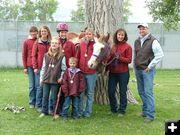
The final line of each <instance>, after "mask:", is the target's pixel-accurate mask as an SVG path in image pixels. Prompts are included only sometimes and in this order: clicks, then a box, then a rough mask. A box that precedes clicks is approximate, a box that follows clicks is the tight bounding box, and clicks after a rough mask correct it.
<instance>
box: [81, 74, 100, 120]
mask: <svg viewBox="0 0 180 135" xmlns="http://www.w3.org/2000/svg"><path fill="white" fill-rule="evenodd" d="M84 77H85V80H86V90H85V91H84V92H83V93H81V95H80V98H79V116H82V115H84V116H85V117H90V115H91V113H92V107H93V101H94V89H95V85H96V78H97V74H96V73H95V74H84ZM85 96H86V97H87V98H86V100H84V97H85ZM84 103H85V104H86V106H85V110H84Z"/></svg>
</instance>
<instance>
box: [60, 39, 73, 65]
mask: <svg viewBox="0 0 180 135" xmlns="http://www.w3.org/2000/svg"><path fill="white" fill-rule="evenodd" d="M59 40H60V43H61V46H62V49H63V50H64V55H65V58H66V65H67V67H69V58H71V57H75V46H74V44H73V43H72V42H71V41H66V40H64V41H63V40H62V39H60V38H59Z"/></svg>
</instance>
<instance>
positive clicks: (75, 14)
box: [71, 0, 85, 21]
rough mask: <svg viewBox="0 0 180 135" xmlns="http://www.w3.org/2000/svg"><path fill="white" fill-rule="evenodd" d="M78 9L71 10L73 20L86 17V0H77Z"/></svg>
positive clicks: (82, 19) (81, 19) (80, 19)
mask: <svg viewBox="0 0 180 135" xmlns="http://www.w3.org/2000/svg"><path fill="white" fill-rule="evenodd" d="M77 7H78V8H77V10H72V11H71V20H72V21H84V20H85V17H84V14H85V5H84V0H78V1H77Z"/></svg>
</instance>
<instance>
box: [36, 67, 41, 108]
mask: <svg viewBox="0 0 180 135" xmlns="http://www.w3.org/2000/svg"><path fill="white" fill-rule="evenodd" d="M35 85H36V107H37V108H39V109H41V108H42V95H43V90H42V88H41V86H40V70H39V71H38V73H37V74H35Z"/></svg>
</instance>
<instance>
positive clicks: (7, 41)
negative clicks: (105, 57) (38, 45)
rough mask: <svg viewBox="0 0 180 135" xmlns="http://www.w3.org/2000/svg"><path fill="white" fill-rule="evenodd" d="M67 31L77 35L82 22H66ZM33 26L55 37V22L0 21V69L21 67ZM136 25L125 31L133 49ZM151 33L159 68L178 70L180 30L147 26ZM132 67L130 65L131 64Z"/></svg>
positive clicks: (130, 25)
mask: <svg viewBox="0 0 180 135" xmlns="http://www.w3.org/2000/svg"><path fill="white" fill-rule="evenodd" d="M67 23H68V25H69V31H73V32H77V33H79V32H80V31H81V30H82V29H83V28H84V23H83V22H67ZM32 25H35V26H37V27H40V26H42V25H47V26H48V27H49V28H50V30H51V33H52V35H53V36H55V35H57V33H56V25H57V22H34V21H32V22H31V21H28V22H26V21H0V67H17V66H22V58H21V50H22V46H23V42H24V40H25V39H26V38H27V36H28V34H29V28H30V27H31V26H32ZM137 25H138V24H137V23H128V24H126V25H125V29H126V30H127V33H128V39H129V40H128V42H129V43H130V44H131V46H132V47H133V44H134V40H135V39H136V38H137V37H138V30H137ZM149 27H150V31H151V33H152V34H153V35H154V36H155V37H156V38H157V39H158V40H159V41H160V43H161V46H162V48H163V50H164V54H165V57H164V59H163V61H162V62H161V63H160V64H159V65H158V67H159V68H168V69H175V68H180V61H179V60H178V59H179V58H180V45H179V44H180V30H178V31H167V30H165V29H164V27H163V25H162V24H158V23H151V24H149ZM131 66H132V64H131Z"/></svg>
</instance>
